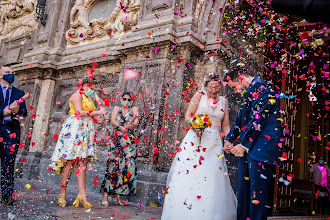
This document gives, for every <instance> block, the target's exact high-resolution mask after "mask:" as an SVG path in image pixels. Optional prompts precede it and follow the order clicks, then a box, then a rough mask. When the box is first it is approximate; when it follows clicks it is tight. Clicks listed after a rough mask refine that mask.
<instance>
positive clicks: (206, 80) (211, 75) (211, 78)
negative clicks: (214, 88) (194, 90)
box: [203, 73, 221, 87]
mask: <svg viewBox="0 0 330 220" xmlns="http://www.w3.org/2000/svg"><path fill="white" fill-rule="evenodd" d="M212 81H218V82H219V83H220V82H221V77H220V75H219V74H217V73H207V74H206V75H205V77H204V82H203V85H204V87H206V86H207V84H208V83H209V82H212Z"/></svg>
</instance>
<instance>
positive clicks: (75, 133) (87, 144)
mask: <svg viewBox="0 0 330 220" xmlns="http://www.w3.org/2000/svg"><path fill="white" fill-rule="evenodd" d="M82 107H83V110H85V111H89V110H93V111H94V110H95V106H94V104H93V101H92V100H91V99H90V98H88V97H86V96H85V95H83V101H82ZM70 112H71V115H70V116H69V117H68V118H67V119H66V120H65V122H64V124H63V126H62V130H61V133H60V135H59V136H58V141H57V143H56V146H55V150H54V152H53V156H52V161H51V164H50V165H49V167H48V169H49V170H50V171H55V172H56V173H61V172H62V169H63V167H64V165H65V164H66V162H67V161H75V162H77V161H78V160H79V159H88V161H93V160H96V159H97V154H96V143H95V141H96V136H95V131H94V122H93V119H92V118H90V117H77V116H76V115H75V111H74V107H73V105H72V103H70ZM73 165H74V167H76V166H77V163H74V164H73Z"/></svg>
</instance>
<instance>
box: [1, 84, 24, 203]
mask: <svg viewBox="0 0 330 220" xmlns="http://www.w3.org/2000/svg"><path fill="white" fill-rule="evenodd" d="M3 87H4V86H3V85H2V84H1V83H0V159H1V192H2V202H3V203H7V201H8V200H10V199H11V196H12V194H13V190H14V165H15V158H16V154H17V150H18V145H19V143H20V135H21V131H20V123H19V121H18V120H17V118H16V117H14V116H13V115H11V116H7V117H4V116H3V111H4V109H5V108H6V107H7V106H10V105H11V104H12V103H13V102H14V101H15V100H19V99H20V98H22V97H23V95H24V92H23V91H22V90H19V89H17V88H15V87H14V86H11V87H10V89H9V90H10V92H8V95H9V97H10V98H9V99H8V98H5V97H6V96H7V94H6V91H7V90H8V88H7V89H3ZM7 99H8V103H6V102H5V100H7ZM17 115H21V116H26V115H27V110H26V105H25V102H23V103H22V104H20V107H19V110H18V113H17Z"/></svg>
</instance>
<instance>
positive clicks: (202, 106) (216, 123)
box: [196, 93, 226, 131]
mask: <svg viewBox="0 0 330 220" xmlns="http://www.w3.org/2000/svg"><path fill="white" fill-rule="evenodd" d="M207 101H208V97H207V94H206V93H205V95H203V96H202V98H201V100H200V102H199V106H198V108H197V111H196V115H197V114H207V115H208V116H209V117H210V119H211V121H212V127H211V128H212V129H215V130H218V131H220V129H221V122H222V119H223V117H224V115H225V107H226V103H225V98H223V97H222V96H220V97H219V104H218V105H217V106H216V107H213V108H212V106H211V105H209V104H208V103H207Z"/></svg>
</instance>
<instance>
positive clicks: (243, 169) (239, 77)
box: [224, 67, 284, 220]
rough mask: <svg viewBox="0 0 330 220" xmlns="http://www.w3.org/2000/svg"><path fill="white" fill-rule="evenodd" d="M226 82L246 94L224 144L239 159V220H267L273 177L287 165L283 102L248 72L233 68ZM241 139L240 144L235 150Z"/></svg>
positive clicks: (262, 81) (257, 77) (243, 95)
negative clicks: (283, 156)
mask: <svg viewBox="0 0 330 220" xmlns="http://www.w3.org/2000/svg"><path fill="white" fill-rule="evenodd" d="M225 80H226V81H227V82H228V86H230V87H231V88H232V89H234V91H235V92H236V93H238V92H242V93H241V94H242V102H241V107H240V111H239V115H238V118H237V120H236V123H235V125H234V126H233V127H232V129H231V131H230V132H229V133H228V135H227V137H226V138H225V144H224V151H226V152H227V153H232V154H235V155H236V156H238V157H239V159H238V210H237V219H238V220H246V219H247V218H250V219H251V220H266V219H267V216H268V214H269V211H270V208H271V205H270V191H271V181H272V175H273V173H274V169H275V166H277V165H282V164H284V162H283V160H282V155H283V148H284V146H283V145H282V143H281V141H283V139H282V137H283V129H282V125H281V121H280V102H279V99H278V98H276V97H275V92H274V91H273V90H272V88H271V87H270V86H269V85H268V83H267V82H266V81H264V80H263V79H261V77H260V76H256V77H252V76H251V74H250V73H249V70H247V69H246V68H242V67H236V68H232V69H231V70H230V71H229V73H228V74H227V75H226V79H225ZM237 138H238V140H239V143H240V144H237V145H236V146H233V141H234V140H235V139H237Z"/></svg>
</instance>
